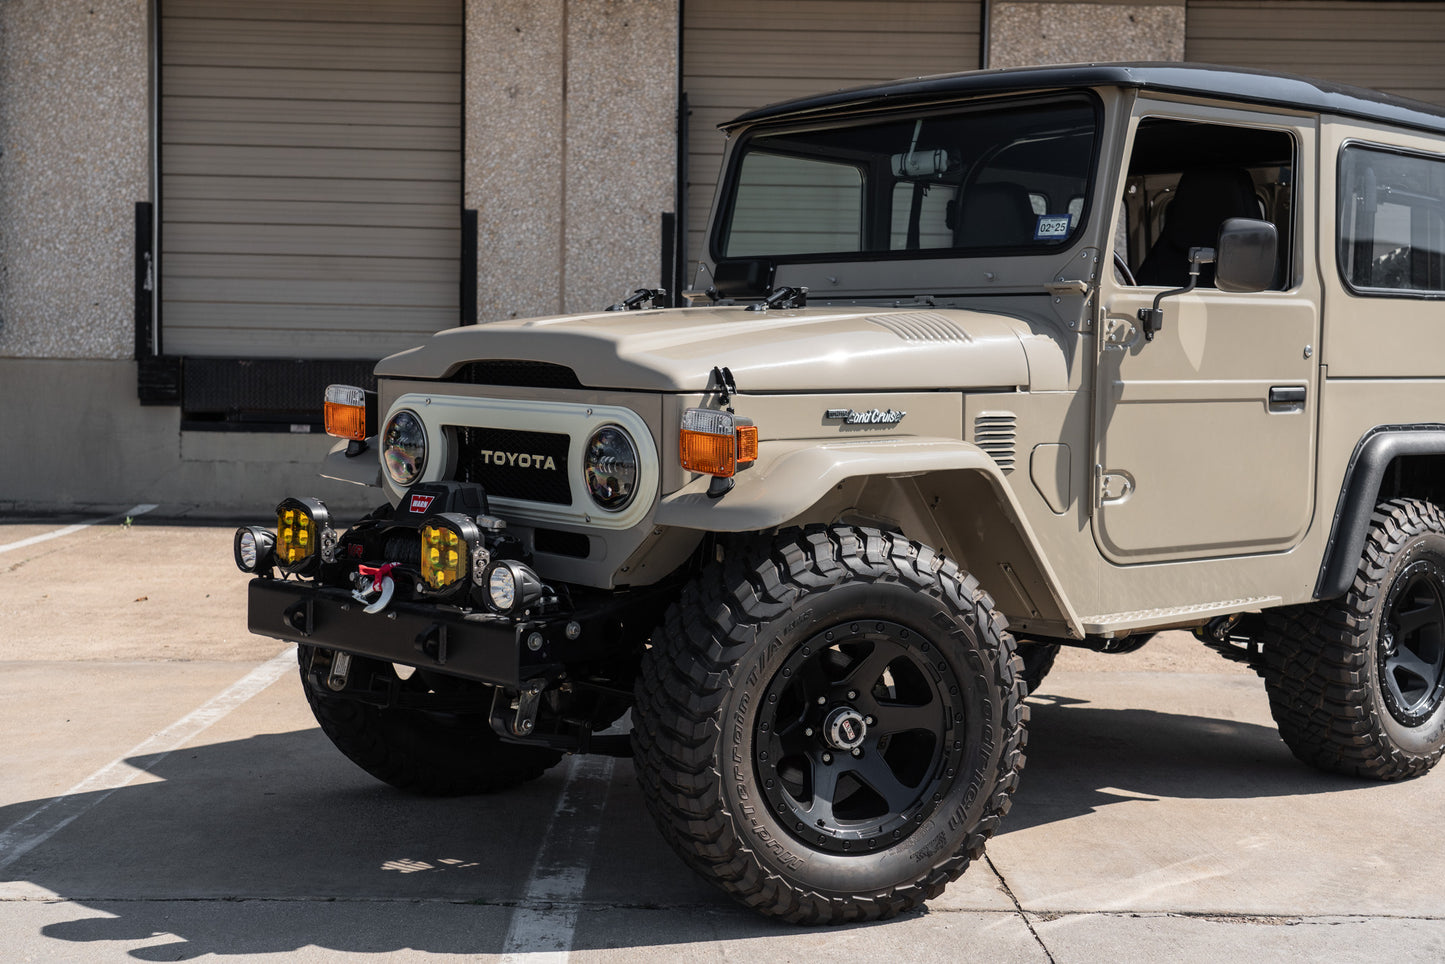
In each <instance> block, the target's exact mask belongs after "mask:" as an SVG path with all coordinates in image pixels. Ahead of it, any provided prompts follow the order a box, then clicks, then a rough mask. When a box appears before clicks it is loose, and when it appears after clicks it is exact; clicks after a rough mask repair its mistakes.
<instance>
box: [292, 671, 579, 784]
mask: <svg viewBox="0 0 1445 964" xmlns="http://www.w3.org/2000/svg"><path fill="white" fill-rule="evenodd" d="M297 658H298V660H299V661H300V668H301V687H302V689H303V690H305V692H306V701H307V702H308V703H309V704H310V705H311V712H312V715H314V716H315V717H316V722H317V723H318V724H319V725H320V727H321V731H322V732H323V733H325V734H326V736H327V738H328V739H330V740H331V742H332V743H333V744H335V746H336V748H337V749H338V750H340V751H341V752H342V753H343V754H344V755H345V756H346V757H347V758H348V759H349V760H351V762H353V763H355V764H356V765H357V766H359V767H361V769H363V770H365V771H366V772H367V773H369V774H371V775H372V776H374V777H376V778H377V779H378V780H380V781H382V782H383V783H388V784H390V785H391V786H393V787H396V788H397V789H398V790H404V791H406V792H408V793H415V794H419V795H421V796H428V797H456V796H470V795H473V794H479V793H493V792H496V791H498V790H506V789H510V788H511V787H515V786H518V785H520V784H523V783H526V782H527V781H529V780H535V779H537V778H538V777H540V776H541V775H542V774H543V773H545V772H546V771H547V770H548V769H549V768H551V767H553V766H555V765H556V764H557V762H558V761H559V760H561V759H562V754H561V753H560V752H559V751H556V750H549V749H546V748H541V747H529V746H520V745H517V744H512V743H503V742H502V741H501V740H500V739H499V738H498V737H497V735H496V734H495V733H494V732H492V728H491V725H490V723H489V722H488V720H487V717H486V714H484V713H483V714H477V715H476V716H475V717H474V718H472V717H468V718H466V719H465V720H453V721H452V722H451V723H449V724H444V723H442V722H440V721H439V720H438V719H436V718H433V717H431V716H430V715H428V714H427V713H425V712H423V711H421V710H416V709H410V708H394V707H393V708H382V707H377V706H372V705H370V704H368V703H363V702H360V701H358V700H353V699H348V698H345V697H341V696H332V695H330V694H327V693H318V692H316V690H315V689H314V688H312V687H311V686H310V685H309V684H308V683H307V680H306V667H307V662H308V660H309V653H308V648H307V647H304V646H302V647H298V651H297ZM361 662H362V660H361V658H360V657H357V658H355V659H354V660H353V664H352V665H353V672H356V671H357V669H359V667H358V665H357V664H359V663H361Z"/></svg>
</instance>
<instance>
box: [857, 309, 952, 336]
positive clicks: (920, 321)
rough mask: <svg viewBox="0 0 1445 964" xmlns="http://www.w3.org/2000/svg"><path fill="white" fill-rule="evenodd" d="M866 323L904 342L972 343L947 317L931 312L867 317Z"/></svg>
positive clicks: (909, 312)
mask: <svg viewBox="0 0 1445 964" xmlns="http://www.w3.org/2000/svg"><path fill="white" fill-rule="evenodd" d="M868 321H870V322H872V323H873V324H875V325H877V326H878V327H879V328H886V329H887V330H889V331H891V332H893V334H895V335H897V336H898V337H899V338H902V339H903V340H904V341H932V342H944V341H951V342H963V341H972V340H973V339H972V338H970V337H969V336H968V332H966V331H964V330H963V329H962V328H960V327H958V326H957V325H955V324H954V323H953V322H952V321H951V320H950V319H949V318H948V317H946V316H944V315H940V314H937V313H935V312H932V311H906V312H901V313H899V314H890V315H869V316H868Z"/></svg>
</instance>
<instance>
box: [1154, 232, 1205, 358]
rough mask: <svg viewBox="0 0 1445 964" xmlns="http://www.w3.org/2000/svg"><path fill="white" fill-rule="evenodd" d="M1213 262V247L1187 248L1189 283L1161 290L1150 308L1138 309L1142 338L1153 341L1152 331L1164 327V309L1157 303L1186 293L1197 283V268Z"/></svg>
mask: <svg viewBox="0 0 1445 964" xmlns="http://www.w3.org/2000/svg"><path fill="white" fill-rule="evenodd" d="M1213 263H1214V249H1213V248H1203V247H1200V248H1190V249H1189V283H1188V284H1186V285H1185V286H1184V287H1182V288H1174V289H1171V290H1169V291H1161V292H1159V293H1158V294H1157V295H1155V296H1154V305H1153V307H1151V308H1140V309H1139V320H1140V321H1141V322H1142V323H1143V325H1144V340H1145V341H1153V340H1154V333H1155V332H1157V331H1159V329H1161V328H1163V327H1164V309H1163V308H1160V307H1159V303H1160V302H1161V301H1163V300H1164V299H1165V298H1172V297H1174V296H1175V295H1183V294H1188V293H1189V292H1191V291H1193V290H1194V289H1195V287H1196V286H1197V285H1198V284H1199V268H1200V266H1202V265H1206V264H1213Z"/></svg>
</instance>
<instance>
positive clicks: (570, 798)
mask: <svg viewBox="0 0 1445 964" xmlns="http://www.w3.org/2000/svg"><path fill="white" fill-rule="evenodd" d="M611 785H612V758H611V757H597V756H574V757H572V758H571V759H570V760H568V761H567V781H566V782H565V783H564V784H563V785H562V795H561V796H560V797H559V798H558V800H557V809H556V810H554V811H553V812H552V819H551V820H550V821H548V823H547V829H546V831H545V832H544V833H543V836H542V848H541V850H539V851H538V852H537V862H536V863H535V864H534V865H533V866H532V875H531V876H530V877H528V878H527V885H526V888H525V889H524V890H523V892H522V902H523V903H522V906H519V907H518V908H517V909H516V910H514V911H513V912H512V923H511V926H509V927H508V928H507V940H506V942H505V943H504V944H503V945H502V956H501V962H502V964H523V962H526V964H544V962H545V964H563V962H565V961H566V960H567V957H568V951H570V950H571V949H572V934H573V932H574V931H575V930H576V929H577V915H578V912H579V910H580V908H579V907H578V905H577V902H578V901H579V900H581V898H582V892H583V891H584V890H585V889H586V887H587V872H588V870H589V869H590V868H591V865H592V853H593V851H594V850H596V849H597V837H598V835H599V834H600V833H601V830H602V815H603V810H604V808H605V807H606V806H607V791H608V788H609V787H611Z"/></svg>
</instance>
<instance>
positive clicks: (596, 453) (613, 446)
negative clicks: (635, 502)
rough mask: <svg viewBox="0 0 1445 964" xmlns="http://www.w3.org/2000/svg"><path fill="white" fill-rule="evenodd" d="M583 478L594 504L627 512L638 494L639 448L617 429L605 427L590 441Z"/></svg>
mask: <svg viewBox="0 0 1445 964" xmlns="http://www.w3.org/2000/svg"><path fill="white" fill-rule="evenodd" d="M583 474H584V475H585V476H586V478H587V492H588V494H590V495H591V496H592V501H593V502H596V503H597V504H598V505H599V506H601V507H602V508H604V509H607V510H609V511H612V512H616V511H618V510H619V509H623V508H625V507H626V506H627V504H628V503H629V502H631V501H632V497H633V496H634V495H636V494H637V475H638V465H637V446H635V445H633V444H632V437H631V436H630V435H628V434H627V433H626V432H625V431H623V430H622V429H621V428H619V427H618V426H616V425H604V426H602V428H599V429H598V430H597V431H595V432H593V433H592V437H591V438H589V439H588V440H587V452H586V459H585V462H584V466H583Z"/></svg>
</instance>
